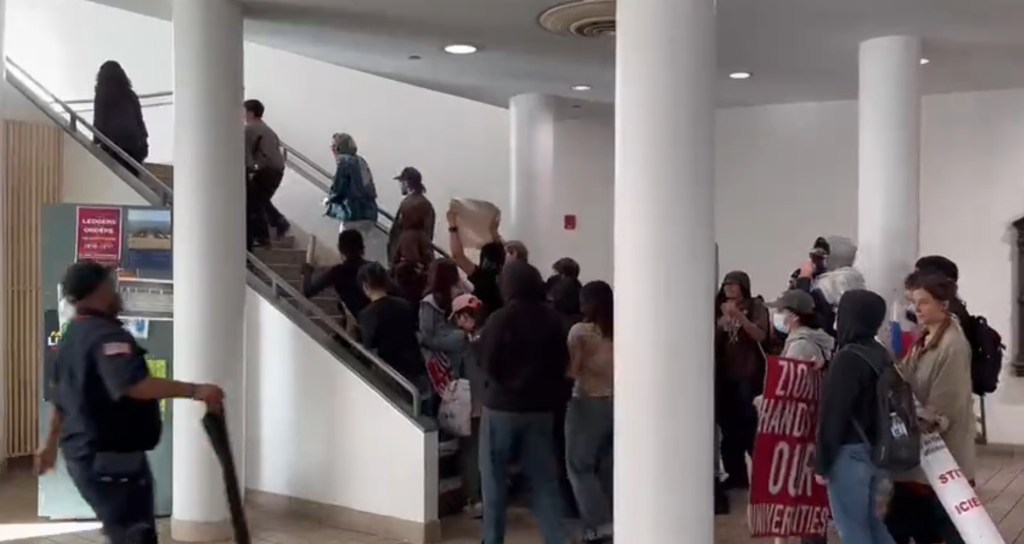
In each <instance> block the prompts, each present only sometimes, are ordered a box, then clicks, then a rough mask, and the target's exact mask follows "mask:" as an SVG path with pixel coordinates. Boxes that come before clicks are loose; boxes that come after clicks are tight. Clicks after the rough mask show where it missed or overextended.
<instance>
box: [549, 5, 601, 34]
mask: <svg viewBox="0 0 1024 544" xmlns="http://www.w3.org/2000/svg"><path fill="white" fill-rule="evenodd" d="M538 22H539V23H540V26H541V27H543V28H544V29H545V30H548V31H550V32H554V33H555V34H560V35H563V36H578V37H581V38H603V37H606V36H614V35H615V0H576V1H574V2H568V3H565V4H559V5H557V6H555V7H553V8H551V9H549V10H547V11H545V12H544V13H541V14H540V17H539V18H538Z"/></svg>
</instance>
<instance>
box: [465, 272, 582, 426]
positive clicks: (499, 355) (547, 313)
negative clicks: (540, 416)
mask: <svg viewBox="0 0 1024 544" xmlns="http://www.w3.org/2000/svg"><path fill="white" fill-rule="evenodd" d="M502 287H503V291H505V295H506V299H507V300H508V301H509V302H508V303H507V304H506V305H505V306H504V307H503V308H501V309H500V310H498V311H497V312H495V313H494V314H493V315H491V317H490V318H488V320H487V323H486V325H484V328H483V331H481V333H480V341H479V345H480V359H481V366H482V367H483V370H484V374H485V376H486V379H487V384H486V389H485V393H484V406H486V407H487V408H490V409H492V410H498V411H503V412H554V411H555V410H557V409H559V408H560V407H561V406H562V405H564V404H565V391H564V390H565V383H566V379H565V375H566V370H567V368H568V365H569V347H568V345H567V343H566V329H565V324H564V320H563V318H562V316H561V315H560V314H559V313H558V312H556V311H555V309H554V308H552V307H551V306H549V305H548V304H547V303H546V302H545V300H544V282H543V280H542V279H541V277H540V273H539V272H537V269H535V268H533V267H532V266H530V265H528V264H525V263H509V264H508V265H506V266H505V269H504V270H503V271H502Z"/></svg>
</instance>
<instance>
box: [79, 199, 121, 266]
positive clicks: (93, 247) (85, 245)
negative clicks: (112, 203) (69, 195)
mask: <svg viewBox="0 0 1024 544" xmlns="http://www.w3.org/2000/svg"><path fill="white" fill-rule="evenodd" d="M77 217H78V221H77V223H78V227H77V228H78V235H77V236H78V237H77V240H76V243H75V248H76V249H75V260H76V261H84V260H90V261H96V262H99V263H103V264H108V265H112V266H118V265H120V263H121V208H88V207H85V206H79V207H78V216H77Z"/></svg>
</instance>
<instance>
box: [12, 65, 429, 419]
mask: <svg viewBox="0 0 1024 544" xmlns="http://www.w3.org/2000/svg"><path fill="white" fill-rule="evenodd" d="M6 60H7V81H8V82H9V83H10V84H11V85H12V86H13V87H14V88H15V89H17V90H18V91H19V92H20V93H21V94H22V95H23V96H24V97H25V98H26V99H28V100H29V101H30V102H31V103H32V104H33V105H35V106H36V107H37V108H39V110H40V111H42V112H43V113H45V114H46V115H47V116H48V117H49V118H50V119H51V120H53V121H54V122H55V123H56V124H57V125H58V126H59V127H61V128H62V129H64V131H65V132H66V133H67V134H69V135H70V136H72V137H73V138H74V139H75V140H76V141H78V143H80V144H81V145H82V146H83V147H84V148H86V149H87V150H89V151H90V152H91V153H92V154H93V156H95V157H96V158H97V159H99V160H100V161H101V162H103V163H104V164H105V165H107V166H108V167H110V169H111V170H112V171H113V172H114V173H115V174H116V175H117V176H118V177H120V178H121V179H122V180H123V181H124V182H125V183H127V184H128V185H129V186H130V187H132V188H133V189H135V190H136V192H138V193H139V195H141V196H142V197H143V198H144V199H145V200H146V201H147V202H149V203H150V204H151V205H153V206H162V207H171V204H172V203H173V190H172V189H171V188H170V187H168V186H167V185H166V184H164V182H162V181H160V179H159V178H157V177H156V176H155V175H153V174H152V173H151V172H150V171H149V170H147V169H146V167H145V166H144V165H142V164H140V163H139V162H138V161H136V160H135V159H133V158H132V157H131V156H130V155H128V154H127V153H126V152H125V151H124V150H122V149H121V148H119V147H118V146H117V144H115V143H114V142H113V141H111V140H110V139H109V138H107V137H106V136H105V135H103V134H102V133H101V132H99V131H98V130H96V128H95V127H93V126H92V125H91V124H90V123H89V122H88V121H86V120H85V119H84V118H83V117H82V116H81V115H80V114H79V113H78V112H77V111H75V110H74V109H73V108H72V107H71V106H70V105H69V104H68V103H67V102H63V101H62V100H60V99H59V98H58V97H57V96H56V95H54V94H53V93H52V92H50V91H49V90H48V89H47V88H46V87H44V86H43V85H42V84H41V83H39V82H38V81H37V80H36V79H35V78H33V77H32V76H31V75H30V74H29V73H28V72H26V71H25V70H24V69H23V68H21V66H19V65H18V64H17V63H15V62H14V61H13V60H11V59H10V58H7V59H6ZM78 102H81V101H78ZM94 142H95V143H99V144H101V145H102V146H103V149H100V147H98V146H97V145H95V143H94ZM109 153H114V154H115V155H117V157H119V158H120V159H121V160H123V161H124V162H125V163H127V164H128V165H129V166H130V167H131V168H133V169H135V170H136V172H137V174H133V173H131V172H129V171H128V169H127V168H125V167H124V166H122V165H121V164H119V163H118V162H117V161H116V160H114V159H113V158H111V157H110V155H109ZM246 265H247V277H246V281H247V283H248V284H249V285H250V286H252V287H253V288H255V289H257V290H258V291H260V292H264V293H265V292H266V291H268V290H269V291H270V293H269V297H270V299H271V300H272V301H273V302H276V303H278V304H284V305H287V306H291V307H293V308H295V309H296V310H298V312H297V313H298V314H299V315H301V316H302V318H303V319H302V321H303V322H302V323H297V324H298V325H299V326H300V327H301V328H302V329H303V330H304V331H306V332H307V333H309V334H311V335H315V334H317V333H320V334H323V331H324V329H322V328H320V327H318V326H317V323H316V321H320V322H322V323H323V324H324V325H325V326H326V328H327V332H329V333H330V336H331V338H330V340H333V341H337V342H339V343H340V344H342V345H343V346H344V347H345V348H347V349H348V350H349V351H350V352H351V353H354V354H356V355H357V356H358V357H360V358H361V359H364V360H365V361H368V362H370V363H371V365H372V366H373V367H374V368H376V369H377V370H378V371H379V372H380V373H383V374H384V375H385V376H387V377H388V378H389V379H390V380H391V381H392V382H394V383H395V384H396V385H398V386H399V388H400V389H403V390H404V391H405V392H407V393H408V394H409V398H410V405H409V406H406V407H404V409H405V410H407V411H409V412H410V413H411V415H412V417H413V418H415V419H419V417H420V414H421V407H422V402H421V396H420V390H419V388H418V387H417V386H415V385H413V384H412V383H411V382H410V381H409V380H407V379H405V377H403V376H402V375H401V374H399V373H398V372H396V371H395V370H394V369H393V368H391V366H390V365H388V364H387V363H385V362H383V361H382V360H380V358H379V357H377V356H376V355H374V354H372V353H370V352H369V351H368V350H367V349H366V348H364V347H363V346H362V345H361V344H360V343H359V342H357V341H355V339H353V338H352V337H351V336H350V335H349V334H348V333H347V332H345V330H344V329H343V328H342V327H341V326H340V325H338V323H337V322H336V321H335V320H334V319H333V318H331V317H330V316H329V315H327V313H326V312H325V311H324V310H323V309H321V308H320V307H319V306H317V305H316V304H314V303H313V302H312V301H310V300H309V299H307V298H306V297H305V296H303V295H302V293H301V292H299V290H298V289H296V288H295V287H293V286H292V285H291V284H289V283H288V282H287V281H286V280H284V279H283V278H282V277H281V276H280V275H278V274H277V273H276V272H274V270H273V269H271V268H270V267H269V266H267V265H266V264H265V263H263V262H262V261H261V260H260V259H259V257H257V256H256V255H253V254H252V253H251V252H246ZM354 370H355V369H354ZM384 397H385V398H386V399H389V397H388V396H387V395H384ZM389 400H390V399H389Z"/></svg>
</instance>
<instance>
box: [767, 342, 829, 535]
mask: <svg viewBox="0 0 1024 544" xmlns="http://www.w3.org/2000/svg"><path fill="white" fill-rule="evenodd" d="M814 366H815V365H814V363H811V362H808V361H797V360H795V359H783V358H780V357H769V358H768V369H767V374H766V376H765V387H764V396H763V399H762V402H761V407H760V409H759V414H758V424H757V438H756V439H755V440H754V455H753V464H752V465H753V466H752V468H751V481H750V507H749V508H748V510H747V526H748V527H749V529H750V533H751V535H752V536H755V537H766V536H774V537H795V536H815V535H824V534H825V531H826V530H827V528H828V520H829V517H830V513H829V506H828V494H827V492H826V491H825V486H823V485H820V484H818V483H817V482H816V481H815V479H814V443H815V434H816V433H817V429H818V401H819V399H820V397H821V387H822V380H823V378H824V372H822V371H820V370H817V369H815V368H814Z"/></svg>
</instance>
